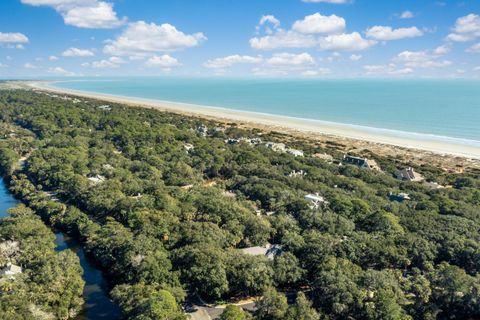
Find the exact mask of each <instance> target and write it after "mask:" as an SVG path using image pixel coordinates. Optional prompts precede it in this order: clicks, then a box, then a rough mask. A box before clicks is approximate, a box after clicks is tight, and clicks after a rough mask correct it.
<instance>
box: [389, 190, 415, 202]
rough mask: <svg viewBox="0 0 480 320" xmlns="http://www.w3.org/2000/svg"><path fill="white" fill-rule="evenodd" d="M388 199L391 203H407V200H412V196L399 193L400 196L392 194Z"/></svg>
mask: <svg viewBox="0 0 480 320" xmlns="http://www.w3.org/2000/svg"><path fill="white" fill-rule="evenodd" d="M388 198H389V199H390V200H391V201H397V202H403V201H406V200H412V199H411V198H410V196H409V195H408V193H403V192H402V193H399V194H394V193H392V192H390V193H389V195H388Z"/></svg>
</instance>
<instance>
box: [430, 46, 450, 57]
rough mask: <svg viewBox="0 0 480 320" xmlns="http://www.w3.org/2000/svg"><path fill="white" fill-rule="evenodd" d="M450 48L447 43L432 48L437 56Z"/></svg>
mask: <svg viewBox="0 0 480 320" xmlns="http://www.w3.org/2000/svg"><path fill="white" fill-rule="evenodd" d="M450 50H451V48H450V46H449V45H446V44H444V45H441V46H439V47H437V48H435V50H433V54H435V55H437V56H443V55H445V54H447V53H449V52H450Z"/></svg>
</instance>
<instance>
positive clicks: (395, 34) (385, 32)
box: [366, 26, 423, 41]
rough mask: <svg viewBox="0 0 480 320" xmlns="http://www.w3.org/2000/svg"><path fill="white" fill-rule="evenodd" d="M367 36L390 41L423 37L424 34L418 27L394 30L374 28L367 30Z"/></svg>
mask: <svg viewBox="0 0 480 320" xmlns="http://www.w3.org/2000/svg"><path fill="white" fill-rule="evenodd" d="M366 35H367V37H369V38H372V39H375V40H380V41H389V40H399V39H405V38H415V37H421V36H423V32H422V31H421V30H419V29H418V28H417V27H410V28H398V29H392V27H388V26H374V27H371V28H368V29H367V31H366Z"/></svg>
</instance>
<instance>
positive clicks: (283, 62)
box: [267, 52, 315, 67]
mask: <svg viewBox="0 0 480 320" xmlns="http://www.w3.org/2000/svg"><path fill="white" fill-rule="evenodd" d="M267 64H269V65H272V66H297V67H298V66H305V65H312V64H315V59H314V58H313V57H312V56H311V55H310V54H308V53H306V52H304V53H300V54H293V53H276V54H274V55H273V56H272V57H271V58H270V59H268V60H267Z"/></svg>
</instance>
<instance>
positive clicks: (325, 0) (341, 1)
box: [302, 0, 350, 4]
mask: <svg viewBox="0 0 480 320" xmlns="http://www.w3.org/2000/svg"><path fill="white" fill-rule="evenodd" d="M302 1H303V2H309V3H321V2H323V3H334V4H344V3H350V0H302Z"/></svg>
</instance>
